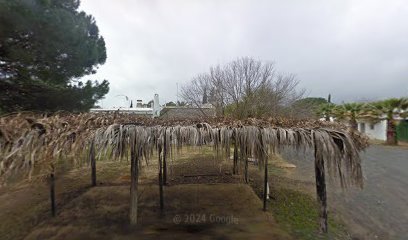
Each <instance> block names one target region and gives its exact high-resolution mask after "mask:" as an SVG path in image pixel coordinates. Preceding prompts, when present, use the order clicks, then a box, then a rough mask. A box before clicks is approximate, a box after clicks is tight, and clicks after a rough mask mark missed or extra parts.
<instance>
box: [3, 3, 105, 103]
mask: <svg viewBox="0 0 408 240" xmlns="http://www.w3.org/2000/svg"><path fill="white" fill-rule="evenodd" d="M79 4H80V1H79V0H0V89H1V91H2V93H6V94H2V96H1V97H0V109H1V110H3V111H15V110H32V109H34V110H50V111H54V110H59V109H64V110H79V111H84V110H87V109H89V108H90V107H92V106H93V105H94V104H95V102H96V101H97V100H99V99H101V98H103V96H104V95H105V94H106V93H107V92H108V90H109V83H108V82H107V81H103V82H101V83H97V82H96V83H95V82H91V81H88V82H86V83H82V82H80V81H79V80H78V79H80V78H81V77H83V76H85V75H88V74H92V73H95V71H96V69H97V68H98V66H99V65H100V64H103V63H105V60H106V48H105V41H104V39H103V37H101V36H100V35H99V30H98V27H97V25H96V22H95V19H94V18H93V17H92V16H90V15H87V14H86V13H85V12H82V11H78V7H79Z"/></svg>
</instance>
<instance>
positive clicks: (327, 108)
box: [317, 102, 336, 122]
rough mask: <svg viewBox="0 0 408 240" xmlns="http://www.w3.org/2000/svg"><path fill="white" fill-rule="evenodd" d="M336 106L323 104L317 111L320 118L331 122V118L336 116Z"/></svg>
mask: <svg viewBox="0 0 408 240" xmlns="http://www.w3.org/2000/svg"><path fill="white" fill-rule="evenodd" d="M335 107H336V105H335V104H333V103H330V102H328V103H323V104H321V105H320V106H319V109H318V110H317V114H319V115H320V116H322V117H324V118H325V120H326V121H328V122H329V121H330V117H333V116H334V109H335Z"/></svg>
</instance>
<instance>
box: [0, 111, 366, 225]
mask: <svg viewBox="0 0 408 240" xmlns="http://www.w3.org/2000/svg"><path fill="white" fill-rule="evenodd" d="M186 145H189V146H200V145H211V146H213V148H214V150H215V151H218V152H221V153H223V154H225V156H226V157H228V158H229V156H230V154H231V147H233V149H234V150H233V151H234V152H236V153H234V166H235V164H237V163H238V162H244V163H245V162H246V163H247V161H248V157H255V158H257V159H258V160H259V162H260V166H261V168H263V169H265V192H266V184H267V166H268V165H267V161H268V156H269V155H271V154H275V153H276V152H277V151H278V150H279V149H280V148H281V147H284V146H292V147H294V148H296V149H297V150H301V151H304V150H306V149H312V150H314V152H315V158H316V161H315V169H316V184H317V192H318V200H319V202H320V203H321V204H322V206H323V208H322V209H323V210H322V215H321V216H322V219H327V212H326V193H325V191H326V190H325V171H326V170H325V166H327V169H328V170H327V172H328V173H329V175H330V176H332V177H334V178H338V179H339V180H340V183H341V186H342V187H346V186H348V185H350V184H354V185H357V186H361V187H362V185H363V175H362V169H361V160H360V157H359V151H361V150H363V149H364V148H365V147H366V146H367V139H366V138H365V137H363V136H361V135H360V134H358V133H357V132H353V131H349V130H348V129H347V128H346V127H345V126H342V125H338V124H333V123H326V122H321V121H300V120H287V119H272V118H271V119H262V120H259V119H248V120H245V121H234V120H231V119H219V118H211V119H205V120H203V119H201V120H165V121H163V120H158V119H138V118H134V117H132V116H131V115H119V114H116V115H105V116H103V115H102V116H101V115H92V114H80V115H72V114H56V115H54V116H51V117H39V116H31V115H24V114H19V115H14V116H6V117H1V118H0V177H1V180H0V181H3V182H4V181H5V180H6V179H7V177H8V176H10V175H12V174H15V173H18V172H25V171H26V172H29V173H32V169H34V167H35V166H36V167H37V166H41V167H42V168H43V167H44V166H53V165H54V164H55V161H57V160H61V159H63V160H65V161H70V162H72V163H74V164H80V163H81V162H86V161H85V160H87V159H90V160H91V165H92V169H93V171H92V172H93V181H95V179H96V173H95V172H94V171H95V170H94V169H95V164H96V163H95V159H96V158H99V159H101V160H102V159H119V158H122V157H124V156H127V155H128V154H129V153H130V158H131V173H132V178H131V179H132V182H131V196H132V197H131V198H132V200H131V214H130V215H131V221H132V222H136V219H137V182H138V170H139V168H140V167H142V166H143V161H141V160H142V159H143V160H146V162H148V160H150V159H151V157H152V155H153V152H155V151H156V152H157V153H158V154H159V156H160V157H159V165H160V170H159V175H160V176H161V178H160V185H161V189H162V185H163V181H164V182H165V181H166V180H165V176H166V172H167V170H166V157H167V156H168V155H169V154H170V153H171V152H173V151H177V149H180V148H182V147H183V146H186ZM238 153H239V154H238ZM235 170H236V169H235V167H234V172H235ZM29 175H30V177H31V174H29ZM161 191H162V190H161ZM264 195H266V194H264ZM161 196H162V195H161ZM161 201H162V200H161ZM265 201H266V198H264V208H265V209H266V205H265V204H266V203H265ZM322 230H323V231H326V230H327V222H325V221H323V222H322Z"/></svg>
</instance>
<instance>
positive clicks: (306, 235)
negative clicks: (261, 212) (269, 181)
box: [269, 188, 350, 240]
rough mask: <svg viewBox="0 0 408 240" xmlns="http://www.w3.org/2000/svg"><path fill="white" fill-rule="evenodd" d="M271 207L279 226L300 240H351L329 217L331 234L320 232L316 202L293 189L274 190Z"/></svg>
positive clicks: (341, 226)
mask: <svg viewBox="0 0 408 240" xmlns="http://www.w3.org/2000/svg"><path fill="white" fill-rule="evenodd" d="M273 195H274V198H273V199H271V201H270V204H269V207H270V210H271V211H272V213H273V216H274V217H275V219H276V220H277V222H278V223H279V224H281V225H282V226H283V227H285V228H286V229H287V230H288V231H289V232H291V233H293V235H294V236H295V237H296V238H298V239H310V240H312V239H349V238H350V237H349V236H348V234H347V232H346V231H345V227H344V226H343V225H342V224H340V223H339V222H337V221H335V220H334V219H333V218H331V217H329V226H328V227H329V234H328V235H327V236H326V235H323V234H320V233H319V232H318V229H319V224H318V219H319V214H318V205H317V203H316V200H315V199H313V198H312V197H311V196H309V195H308V194H305V193H301V192H298V191H295V190H291V189H285V188H281V189H275V190H273Z"/></svg>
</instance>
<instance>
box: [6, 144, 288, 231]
mask: <svg viewBox="0 0 408 240" xmlns="http://www.w3.org/2000/svg"><path fill="white" fill-rule="evenodd" d="M216 159H217V158H216V157H211V156H210V157H209V156H208V155H206V154H203V152H200V150H198V151H196V152H193V153H191V152H190V153H189V154H187V156H186V154H184V155H183V157H177V161H175V160H171V159H169V176H168V183H169V184H168V186H165V188H164V196H165V212H164V215H161V214H160V211H159V201H158V193H159V191H158V186H157V164H156V163H155V161H153V162H152V163H151V164H150V165H149V167H146V168H145V169H144V170H143V172H142V176H141V177H140V180H139V182H140V198H139V220H138V221H139V224H138V225H137V226H130V225H129V223H128V222H129V220H128V212H129V165H128V163H126V162H122V163H117V162H116V163H109V162H108V163H101V162H98V164H97V166H98V167H97V177H98V186H97V187H93V188H90V187H89V185H90V171H89V168H87V167H85V168H81V169H79V170H76V171H71V172H69V173H67V174H64V175H62V174H61V175H58V176H59V177H58V179H57V183H56V186H57V187H56V190H57V216H56V217H55V218H52V217H51V216H50V212H49V205H50V203H49V195H48V194H49V192H48V187H47V184H46V183H34V184H33V183H21V184H19V185H18V186H11V187H8V188H3V189H2V190H0V212H1V215H0V223H1V226H0V238H1V239H135V238H136V237H137V238H138V239H186V238H190V237H194V238H196V239H292V238H291V236H290V235H289V234H288V233H287V232H285V231H284V230H282V228H281V227H280V226H279V225H278V224H276V222H275V220H274V218H273V216H272V215H271V214H270V213H265V212H263V211H262V202H261V200H260V199H259V197H258V196H257V195H256V194H255V192H254V191H253V190H252V188H251V187H250V185H247V184H243V183H242V176H234V175H232V174H231V166H230V165H229V163H230V161H229V162H226V161H219V160H216ZM252 172H257V169H256V167H255V166H251V172H250V174H252ZM251 180H252V178H251Z"/></svg>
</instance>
